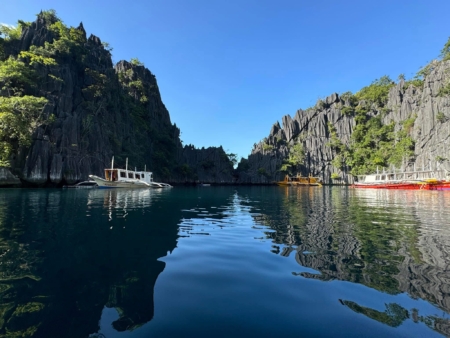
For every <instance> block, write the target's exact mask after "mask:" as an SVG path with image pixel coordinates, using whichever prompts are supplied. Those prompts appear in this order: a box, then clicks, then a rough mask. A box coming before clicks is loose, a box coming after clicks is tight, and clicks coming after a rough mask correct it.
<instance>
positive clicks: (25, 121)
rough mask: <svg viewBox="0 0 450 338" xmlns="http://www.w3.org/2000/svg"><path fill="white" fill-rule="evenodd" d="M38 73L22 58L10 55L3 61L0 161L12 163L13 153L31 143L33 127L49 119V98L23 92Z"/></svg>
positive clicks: (4, 164) (0, 69)
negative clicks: (3, 94)
mask: <svg viewBox="0 0 450 338" xmlns="http://www.w3.org/2000/svg"><path fill="white" fill-rule="evenodd" d="M36 80H37V76H36V74H35V72H34V70H33V69H31V68H30V67H29V66H28V65H27V64H25V63H24V62H23V61H20V60H17V59H15V58H13V57H9V58H8V59H6V60H5V61H0V86H1V87H0V88H1V89H2V90H3V91H4V92H5V93H6V94H5V96H2V97H0V164H1V165H2V166H8V165H9V162H8V160H9V157H10V155H11V153H12V152H13V151H14V150H15V149H17V147H20V146H25V147H26V146H29V145H30V144H31V135H32V133H33V131H34V130H35V129H36V128H37V127H38V126H39V125H41V124H43V123H46V122H48V118H45V117H44V115H43V108H44V106H45V104H46V103H47V99H45V98H43V97H35V96H30V95H25V96H22V95H23V93H24V92H25V89H26V88H27V87H33V86H35V83H36Z"/></svg>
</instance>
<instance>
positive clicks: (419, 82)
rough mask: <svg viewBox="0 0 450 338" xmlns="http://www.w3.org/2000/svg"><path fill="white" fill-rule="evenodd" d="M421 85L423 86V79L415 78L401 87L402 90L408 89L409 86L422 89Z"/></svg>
mask: <svg viewBox="0 0 450 338" xmlns="http://www.w3.org/2000/svg"><path fill="white" fill-rule="evenodd" d="M423 84H424V80H423V79H419V78H415V79H412V80H409V81H406V82H405V84H404V85H403V90H406V89H408V87H409V86H411V85H412V86H414V87H416V88H423Z"/></svg>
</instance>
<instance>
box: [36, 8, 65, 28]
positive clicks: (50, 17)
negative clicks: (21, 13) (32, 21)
mask: <svg viewBox="0 0 450 338" xmlns="http://www.w3.org/2000/svg"><path fill="white" fill-rule="evenodd" d="M36 16H37V17H41V18H43V19H44V20H45V22H46V23H47V25H51V24H53V23H55V22H58V21H61V19H60V18H59V17H58V16H57V15H56V11H55V10H54V9H49V10H46V11H41V12H40V13H39V14H36Z"/></svg>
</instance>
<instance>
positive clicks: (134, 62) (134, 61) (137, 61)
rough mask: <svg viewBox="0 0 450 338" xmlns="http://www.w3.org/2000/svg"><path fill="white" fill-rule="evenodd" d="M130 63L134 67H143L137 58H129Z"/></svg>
mask: <svg viewBox="0 0 450 338" xmlns="http://www.w3.org/2000/svg"><path fill="white" fill-rule="evenodd" d="M130 63H131V64H132V65H134V66H143V65H144V64H143V63H142V62H141V61H139V59H138V58H131V60H130Z"/></svg>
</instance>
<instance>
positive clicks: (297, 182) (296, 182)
mask: <svg viewBox="0 0 450 338" xmlns="http://www.w3.org/2000/svg"><path fill="white" fill-rule="evenodd" d="M276 184H278V185H279V186H285V187H286V186H289V187H290V186H302V185H305V186H321V185H322V184H321V183H320V178H318V177H312V176H308V177H304V176H302V175H300V174H297V176H294V177H291V176H289V175H286V176H285V177H284V180H283V181H279V182H276Z"/></svg>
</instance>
